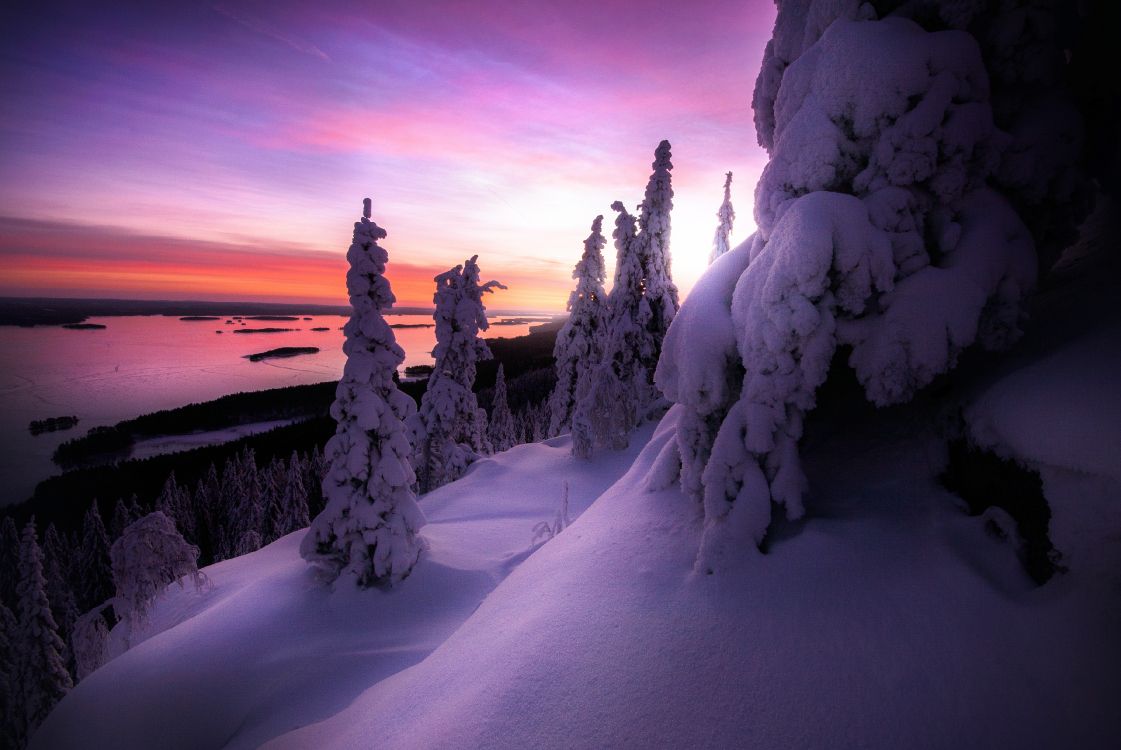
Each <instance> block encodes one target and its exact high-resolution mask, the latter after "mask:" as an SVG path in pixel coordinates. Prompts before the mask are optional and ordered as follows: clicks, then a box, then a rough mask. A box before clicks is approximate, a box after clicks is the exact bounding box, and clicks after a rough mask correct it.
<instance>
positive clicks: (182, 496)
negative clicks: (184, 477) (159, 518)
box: [156, 471, 198, 539]
mask: <svg viewBox="0 0 1121 750" xmlns="http://www.w3.org/2000/svg"><path fill="white" fill-rule="evenodd" d="M156 510H159V511H163V513H164V515H166V516H167V517H168V518H170V519H171V520H172V521H174V522H175V528H177V529H179V532H180V533H181V534H182V535H183V536H184V538H186V539H195V538H196V537H197V535H198V529H197V527H196V522H195V509H194V507H193V506H192V503H191V493H190V491H189V490H188V489H187V488H186V487H181V486H180V485H179V483H178V482H177V481H176V480H175V472H174V471H173V472H171V473H170V474H169V475H168V477H167V481H165V482H164V485H163V489H162V490H161V491H160V495H159V497H157V498H156Z"/></svg>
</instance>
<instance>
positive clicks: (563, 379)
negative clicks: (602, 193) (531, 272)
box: [549, 216, 608, 435]
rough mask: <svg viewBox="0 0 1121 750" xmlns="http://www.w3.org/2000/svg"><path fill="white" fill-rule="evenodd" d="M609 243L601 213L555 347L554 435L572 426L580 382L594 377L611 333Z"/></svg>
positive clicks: (586, 242) (576, 274)
mask: <svg viewBox="0 0 1121 750" xmlns="http://www.w3.org/2000/svg"><path fill="white" fill-rule="evenodd" d="M606 244H607V240H606V239H605V238H604V236H603V217H602V216H597V217H596V218H595V221H593V222H592V233H591V234H589V235H588V238H587V239H586V240H584V254H583V255H582V256H581V257H580V262H579V263H577V264H576V267H575V268H574V269H573V271H572V278H574V279H576V288H575V289H574V290H573V291H572V293H571V294H570V295H569V297H568V312H569V315H568V320H566V321H565V323H564V325H563V326H562V327H561V329H560V331H559V332H558V333H557V340H556V344H555V345H554V347H553V359H554V360H555V361H556V369H557V384H556V387H555V388H554V389H553V394H552V397H551V398H550V401H549V409H550V420H549V433H550V434H551V435H560V434H561V433H563V432H566V431H568V430H570V429H571V426H572V413H573V411H574V410H575V408H576V391H577V389H578V387H579V383H580V381H581V379H585V378H588V377H590V374H591V373H592V372H593V371H594V370H595V368H596V366H597V365H598V364H599V362H600V360H601V359H602V358H603V350H604V347H605V346H606V344H607V334H608V316H607V294H606V292H604V290H603V282H604V279H605V278H606V270H605V268H604V263H603V248H604V246H605V245H606Z"/></svg>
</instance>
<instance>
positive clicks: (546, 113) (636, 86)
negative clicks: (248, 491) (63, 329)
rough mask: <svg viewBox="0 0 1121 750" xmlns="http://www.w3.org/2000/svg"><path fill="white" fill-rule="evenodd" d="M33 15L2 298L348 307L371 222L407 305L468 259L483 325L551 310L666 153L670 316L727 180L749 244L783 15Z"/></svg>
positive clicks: (300, 11)
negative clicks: (357, 244) (487, 283)
mask: <svg viewBox="0 0 1121 750" xmlns="http://www.w3.org/2000/svg"><path fill="white" fill-rule="evenodd" d="M19 5H20V7H18V8H15V9H8V10H4V11H2V12H0V25H2V27H3V28H0V42H2V43H0V100H2V101H3V106H2V108H0V267H2V268H3V273H2V274H0V295H17V296H67V297H80V296H92V297H106V296H119V297H130V298H150V299H241V300H270V301H306V302H317V303H332V302H338V303H341V302H345V289H344V287H343V272H344V269H345V258H344V255H345V250H346V246H347V245H348V243H349V239H350V232H351V225H352V223H353V222H354V221H355V219H356V218H357V217H358V215H359V214H360V210H361V199H362V198H363V197H365V196H371V197H372V198H373V199H374V219H375V221H377V222H378V223H379V224H380V225H381V226H383V227H384V228H385V229H386V230H387V231H388V232H389V237H388V239H387V240H386V241H385V243H384V244H385V246H386V247H387V248H388V249H389V252H390V266H389V268H388V271H387V274H388V275H389V278H390V281H391V282H392V284H393V287H394V290H395V292H396V294H397V297H398V300H399V303H401V304H403V305H428V304H430V302H431V296H432V283H431V280H432V276H433V275H435V274H436V273H437V272H439V271H442V270H445V269H446V268H448V267H450V266H452V265H455V264H456V263H459V262H461V261H462V260H463V259H464V258H465V257H468V256H470V255H474V254H476V253H477V254H479V256H480V265H481V266H482V269H483V273H484V276H486V277H488V278H491V277H493V278H497V279H500V280H501V281H503V282H505V283H506V284H507V285H509V287H510V289H509V290H508V291H506V292H501V293H500V294H499V295H496V296H495V297H493V298H492V299H491V301H490V302H489V303H488V305H489V306H490V307H491V308H492V309H503V308H504V309H538V310H560V309H563V307H564V303H565V300H566V298H567V295H568V291H569V289H570V288H571V285H572V281H571V278H570V274H571V269H572V266H573V264H574V263H575V262H576V260H577V259H578V257H579V254H580V252H581V250H582V241H583V239H584V237H585V236H586V235H587V233H588V228H589V225H590V224H591V221H592V219H593V218H594V217H595V215H596V214H600V213H602V214H605V225H607V227H608V228H610V225H611V222H612V221H613V216H612V212H611V211H610V209H609V206H610V204H611V202H612V201H613V200H616V199H618V200H622V201H623V202H624V203H625V204H627V205H628V206H633V205H635V204H637V203H638V201H639V200H641V198H642V191H643V189H644V187H645V183H646V179H647V177H648V176H649V173H650V163H651V161H652V159H653V152H654V147H655V146H656V145H657V143H658V141H660V140H661V139H663V138H668V139H669V140H670V142H671V143H672V144H673V161H674V165H675V168H674V172H673V180H674V189H675V191H676V198H675V209H674V213H673V234H672V250H673V254H674V258H673V263H674V265H673V272H674V275H675V278H676V279H677V281H678V283H679V285H680V286H681V287H682V289H683V290H687V289H688V288H689V287H691V286H692V283H693V282H694V281H695V279H696V278H697V276H698V275H699V274H700V272H701V271H702V270H703V268H704V264H705V258H706V257H707V254H708V250H709V247H710V244H711V240H712V233H713V230H714V229H715V226H716V217H715V213H716V209H717V208H718V206H719V203H720V200H721V186H722V183H723V175H724V172H726V171H727V170H732V171H733V172H735V183H734V185H733V200H734V203H735V204H736V207H737V211H738V217H737V226H736V232H735V238H738V239H742V238H744V237H746V236H747V234H749V233H750V232H751V231H752V230H753V228H754V226H753V221H752V217H751V205H752V191H753V189H754V185H755V182H756V180H757V178H758V175H759V173H760V172H761V170H762V166H763V164H764V163H765V160H766V158H765V154H764V153H763V152H762V150H761V149H759V148H758V147H757V146H756V145H755V133H754V129H753V127H752V123H751V108H750V100H751V90H752V86H753V84H754V79H755V74H756V72H757V70H758V68H759V63H760V60H761V59H762V54H763V47H764V45H765V43H766V40H767V38H768V37H769V35H770V30H771V26H772V25H773V21H774V8H773V6H772V4H771V2H770V0H695V1H692V2H685V1H681V2H658V1H657V0H654V1H652V2H644V3H639V2H621V1H617V0H560V1H554V0H539V1H532V2H531V1H529V0H525V1H523V2H489V1H483V0H475V1H474V2H470V1H465V2H460V1H458V0H439V1H436V0H432V1H425V0H372V1H369V2H346V1H340V2H336V1H334V0H331V1H327V2H316V3H307V2H294V1H292V0H278V1H272V2H259V1H257V0H253V1H251V2H244V1H241V0H229V1H227V2H192V1H190V0H185V1H183V2H178V3H163V2H150V3H146V2H139V0H137V1H136V2H124V3H121V2H105V3H93V2H78V3H73V4H68V3H54V2H49V0H48V1H45V2H40V3H34V4H32V3H20V4H19ZM608 255H609V256H611V255H613V250H612V249H611V248H610V246H609V248H608ZM610 260H611V258H610V257H609V264H610Z"/></svg>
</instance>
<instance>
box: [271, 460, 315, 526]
mask: <svg viewBox="0 0 1121 750" xmlns="http://www.w3.org/2000/svg"><path fill="white" fill-rule="evenodd" d="M284 471H285V474H284V492H283V494H282V495H281V503H280V510H281V516H280V517H279V518H277V519H275V521H274V524H275V529H276V532H277V535H278V536H284V535H285V534H290V533H292V532H293V531H296V530H297V529H302V528H304V527H305V526H307V525H308V524H309V523H310V522H311V521H310V519H309V518H308V505H307V487H305V486H304V471H305V469H304V464H303V461H301V460H300V454H298V453H296V451H292V457H291V458H290V459H288V462H287V463H286V464H284Z"/></svg>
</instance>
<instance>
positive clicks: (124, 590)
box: [109, 510, 206, 627]
mask: <svg viewBox="0 0 1121 750" xmlns="http://www.w3.org/2000/svg"><path fill="white" fill-rule="evenodd" d="M198 556H199V549H198V547H196V546H194V545H193V544H188V543H187V540H185V539H184V538H183V535H182V534H180V533H179V531H178V530H177V529H176V528H175V523H174V522H173V521H172V520H171V519H170V518H168V517H167V516H165V515H164V514H163V512H162V511H158V510H157V511H155V512H153V513H149V514H148V515H146V516H144V517H143V518H141V519H139V520H138V521H135V522H133V523H131V524H129V526H128V527H127V528H125V531H124V533H123V534H121V538H120V539H118V540H116V541H115V542H113V546H112V547H111V548H110V550H109V557H110V559H111V560H112V564H113V585H114V586H115V587H116V596H115V598H114V600H113V608H114V610H115V611H116V613H117V615H119V616H120V617H121V618H123V619H125V620H127V621H128V622H129V624H130V627H134V626H135V625H137V624H138V623H142V622H144V620H145V619H146V618H147V615H148V611H149V609H151V606H152V604H153V603H154V602H155V600H156V598H157V597H158V596H159V595H160V594H162V593H163V591H164V589H166V588H167V587H168V586H169V585H171V584H172V583H175V582H178V583H179V585H180V586H182V585H183V580H182V579H184V578H186V577H190V578H191V580H192V581H193V583H194V585H195V587H196V588H200V587H201V586H202V585H203V583H204V582H205V580H206V579H205V576H204V575H203V574H202V573H200V572H199V569H198Z"/></svg>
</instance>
